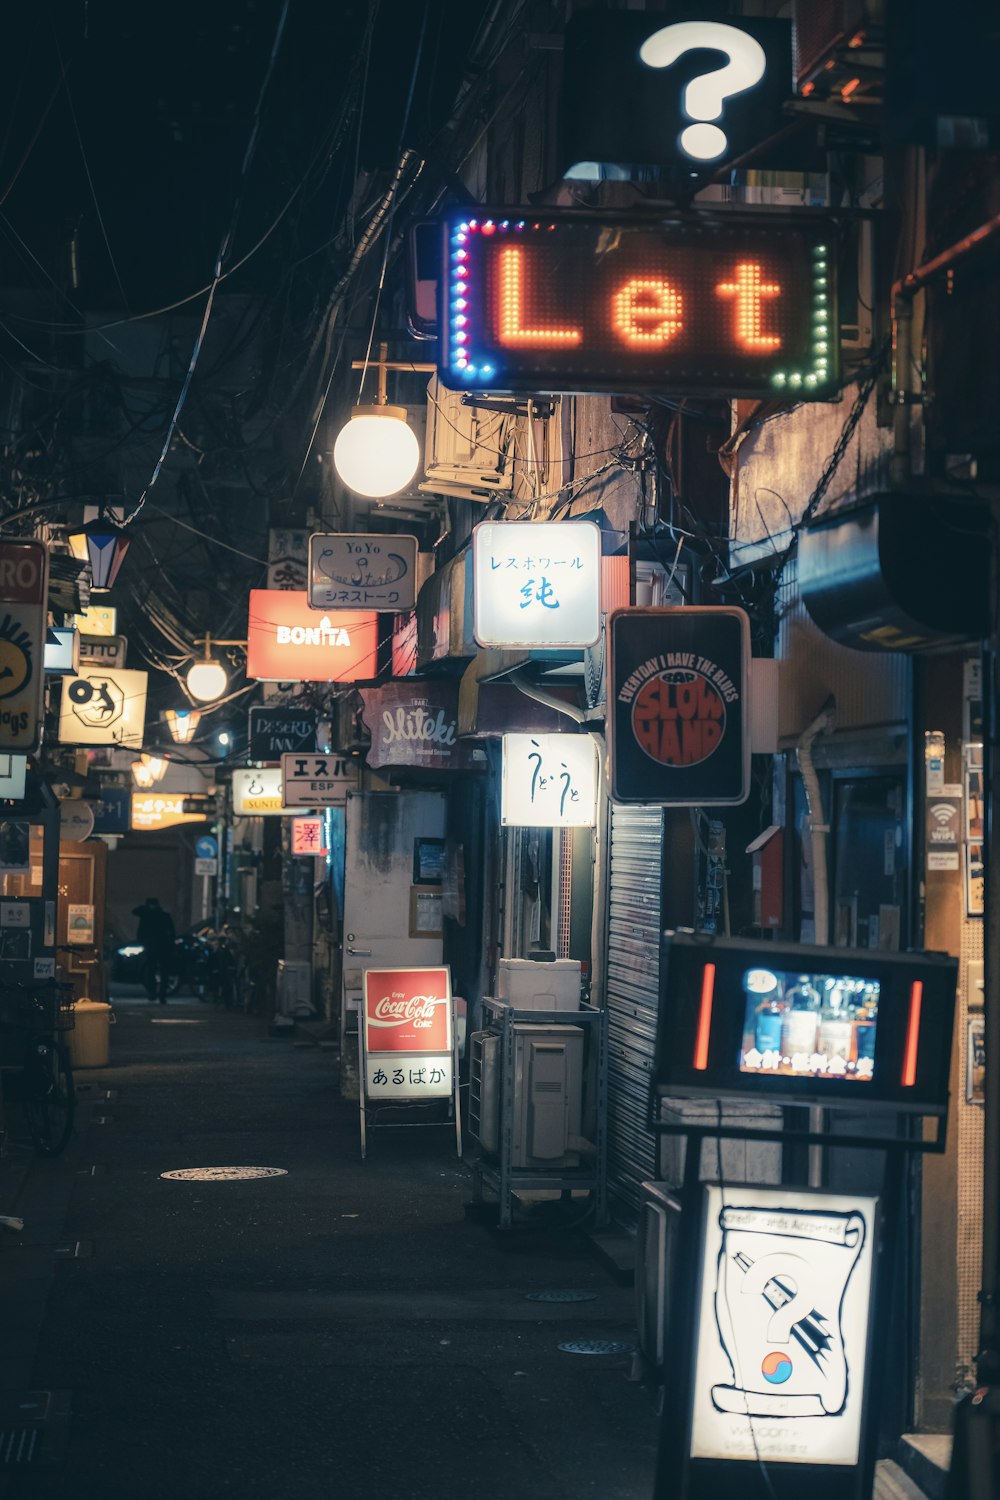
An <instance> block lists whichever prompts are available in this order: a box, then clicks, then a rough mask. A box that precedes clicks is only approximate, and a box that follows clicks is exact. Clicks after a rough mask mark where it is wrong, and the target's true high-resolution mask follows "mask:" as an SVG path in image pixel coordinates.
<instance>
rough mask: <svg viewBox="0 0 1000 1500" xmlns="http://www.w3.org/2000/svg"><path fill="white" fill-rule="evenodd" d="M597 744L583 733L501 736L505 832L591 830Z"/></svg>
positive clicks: (501, 787)
mask: <svg viewBox="0 0 1000 1500" xmlns="http://www.w3.org/2000/svg"><path fill="white" fill-rule="evenodd" d="M596 818H597V746H596V744H595V742H594V740H593V738H592V737H591V736H590V735H589V734H505V735H504V737H503V769H502V774H501V781H500V822H501V823H502V824H503V825H504V827H507V828H512V827H513V828H593V826H594V823H595V822H596Z"/></svg>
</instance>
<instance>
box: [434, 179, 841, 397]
mask: <svg viewBox="0 0 1000 1500" xmlns="http://www.w3.org/2000/svg"><path fill="white" fill-rule="evenodd" d="M442 242H443V243H442V255H443V265H442V271H441V280H440V284H439V295H440V299H441V309H440V322H439V329H440V337H439V341H438V342H439V354H438V358H439V361H440V366H439V374H440V377H441V379H442V381H443V382H444V383H445V384H446V385H448V386H450V387H452V389H456V390H460V389H463V388H471V389H475V390H484V389H490V388H495V389H497V390H509V391H609V392H612V393H613V392H616V391H629V390H638V391H668V392H674V393H678V394H682V395H687V396H691V395H718V396H774V395H776V394H779V393H780V394H795V395H796V396H798V397H799V398H800V399H805V400H809V399H812V398H814V397H817V396H820V395H824V394H829V393H830V392H832V391H833V390H835V389H836V386H837V347H838V345H837V339H838V323H837V313H836V290H835V272H834V268H835V263H836V254H835V246H836V240H835V232H834V229H833V226H832V224H831V222H830V221H829V220H828V219H825V218H822V217H818V216H816V217H814V216H813V215H812V214H811V213H808V212H806V213H804V214H802V215H801V216H800V217H798V218H794V219H791V218H788V217H780V218H772V217H770V216H767V217H765V216H762V215H757V216H756V217H754V216H751V215H747V214H738V213H734V214H727V213H724V212H714V213H708V212H703V211H702V212H699V213H697V214H694V213H692V214H681V213H677V214H674V215H671V216H670V217H664V218H660V219H652V218H651V217H650V216H648V215H643V216H637V215H633V216H631V217H629V216H626V215H620V216H615V215H612V214H607V215H602V216H600V217H598V216H595V215H591V214H585V213H577V212H576V211H573V210H565V209H563V210H547V211H546V212H545V213H544V214H542V213H540V212H538V211H532V212H531V214H530V215H529V214H526V213H525V212H524V211H523V210H518V209H513V210H512V209H496V210H492V211H491V210H488V209H480V210H477V214H476V216H475V217H470V216H469V215H468V214H464V215H463V214H461V213H459V212H457V211H455V212H452V213H450V214H449V215H448V216H447V218H446V219H445V220H444V221H443V225H442Z"/></svg>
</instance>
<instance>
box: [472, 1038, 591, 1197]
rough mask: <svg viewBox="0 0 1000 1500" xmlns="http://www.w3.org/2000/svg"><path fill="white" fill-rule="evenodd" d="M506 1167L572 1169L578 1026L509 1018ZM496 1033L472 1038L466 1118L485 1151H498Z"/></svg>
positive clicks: (579, 1095) (577, 1121)
mask: <svg viewBox="0 0 1000 1500" xmlns="http://www.w3.org/2000/svg"><path fill="white" fill-rule="evenodd" d="M512 1029H513V1033H514V1077H513V1090H512V1094H513V1099H512V1109H511V1119H510V1121H509V1122H508V1123H509V1126H510V1130H511V1159H510V1165H511V1166H512V1167H513V1168H514V1169H516V1170H523V1169H524V1168H549V1169H555V1168H561V1167H577V1166H579V1164H580V1153H579V1150H578V1149H576V1143H578V1142H579V1140H580V1128H581V1116H582V1108H583V1029H582V1028H581V1027H579V1026H535V1025H530V1024H527V1023H522V1022H515V1024H514V1026H513V1028H512ZM500 1042H501V1038H500V1036H499V1035H498V1034H497V1033H496V1032H489V1031H485V1032H484V1031H479V1032H476V1033H475V1034H474V1035H473V1037H472V1042H471V1045H472V1075H471V1079H472V1087H471V1089H470V1094H471V1098H470V1102H469V1121H470V1128H471V1130H472V1132H473V1134H474V1135H475V1136H476V1138H477V1139H478V1141H479V1144H480V1147H481V1148H482V1150H483V1151H484V1152H486V1153H487V1154H488V1155H497V1154H498V1153H499V1150H500V1140H501V1132H502V1130H503V1128H504V1121H503V1119H502V1111H503V1095H504V1088H503V1075H502V1069H503V1059H502V1052H501V1046H500Z"/></svg>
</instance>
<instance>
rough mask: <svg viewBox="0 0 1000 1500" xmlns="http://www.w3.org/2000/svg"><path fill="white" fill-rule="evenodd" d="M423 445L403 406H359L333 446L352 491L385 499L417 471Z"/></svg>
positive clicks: (337, 463) (339, 470)
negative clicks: (421, 445)
mask: <svg viewBox="0 0 1000 1500" xmlns="http://www.w3.org/2000/svg"><path fill="white" fill-rule="evenodd" d="M419 463H420V444H419V443H418V442H417V438H416V434H415V433H414V431H413V429H412V427H410V426H408V425H407V421H406V408H405V407H404V406H356V407H355V408H354V410H353V411H352V413H351V420H350V421H349V422H348V424H347V426H346V427H343V428H341V430H340V433H339V434H338V437H337V441H336V443H335V444H334V447H333V464H334V468H335V469H336V470H337V473H338V474H339V475H340V477H341V479H342V480H343V481H344V483H345V484H346V485H347V488H348V489H349V490H353V491H354V492H355V494H357V495H368V496H370V497H372V498H375V499H382V498H383V497H384V496H386V495H396V494H398V493H399V491H400V490H401V489H404V488H405V487H406V485H408V484H409V482H410V480H411V479H412V478H413V476H414V474H415V473H416V472H417V466H418V464H419Z"/></svg>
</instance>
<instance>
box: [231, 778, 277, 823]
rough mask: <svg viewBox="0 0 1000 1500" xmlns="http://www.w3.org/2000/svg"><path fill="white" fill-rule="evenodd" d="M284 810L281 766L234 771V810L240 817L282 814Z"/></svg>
mask: <svg viewBox="0 0 1000 1500" xmlns="http://www.w3.org/2000/svg"><path fill="white" fill-rule="evenodd" d="M284 810H285V804H284V802H283V801H282V799H281V767H280V766H261V767H259V768H258V769H257V770H256V771H234V772H233V812H234V813H235V815H236V816H237V817H238V818H257V817H274V816H276V815H277V816H280V814H281V813H283V812H284Z"/></svg>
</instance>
